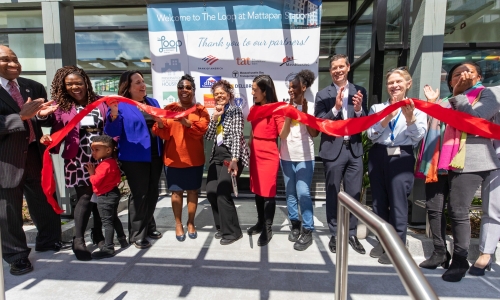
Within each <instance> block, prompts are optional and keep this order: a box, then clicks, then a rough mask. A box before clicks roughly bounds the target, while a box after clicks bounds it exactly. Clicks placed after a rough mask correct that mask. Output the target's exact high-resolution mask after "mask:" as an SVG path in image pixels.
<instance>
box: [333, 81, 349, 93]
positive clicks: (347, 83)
mask: <svg viewBox="0 0 500 300" xmlns="http://www.w3.org/2000/svg"><path fill="white" fill-rule="evenodd" d="M333 85H334V86H335V88H336V89H337V91H338V90H339V89H340V86H338V85H337V84H335V82H333ZM345 86H346V87H347V89H349V81H348V80H347V81H346V82H345Z"/></svg>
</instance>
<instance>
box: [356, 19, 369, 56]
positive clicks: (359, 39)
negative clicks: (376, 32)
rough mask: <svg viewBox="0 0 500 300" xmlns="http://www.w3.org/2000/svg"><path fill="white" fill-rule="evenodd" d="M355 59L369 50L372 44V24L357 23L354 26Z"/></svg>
mask: <svg viewBox="0 0 500 300" xmlns="http://www.w3.org/2000/svg"><path fill="white" fill-rule="evenodd" d="M354 31H355V33H356V38H355V39H354V60H356V59H357V58H358V57H360V56H361V55H362V54H363V53H365V52H366V51H368V50H369V49H370V48H371V45H372V24H363V25H356V26H355V27H354Z"/></svg>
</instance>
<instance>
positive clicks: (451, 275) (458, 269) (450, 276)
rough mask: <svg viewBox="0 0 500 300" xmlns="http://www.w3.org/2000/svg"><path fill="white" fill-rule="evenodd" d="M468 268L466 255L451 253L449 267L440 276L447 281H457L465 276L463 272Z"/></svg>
mask: <svg viewBox="0 0 500 300" xmlns="http://www.w3.org/2000/svg"><path fill="white" fill-rule="evenodd" d="M468 270H469V262H468V261H467V257H466V256H461V255H458V254H455V253H453V257H452V260H451V264H450V267H449V268H448V270H447V271H446V272H444V274H443V276H441V278H443V280H444V281H448V282H459V281H460V280H462V278H463V277H465V273H467V271H468Z"/></svg>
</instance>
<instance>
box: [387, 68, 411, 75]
mask: <svg viewBox="0 0 500 300" xmlns="http://www.w3.org/2000/svg"><path fill="white" fill-rule="evenodd" d="M396 70H400V71H406V72H408V67H407V66H402V67H397V68H394V69H390V70H389V71H387V73H391V72H394V71H396Z"/></svg>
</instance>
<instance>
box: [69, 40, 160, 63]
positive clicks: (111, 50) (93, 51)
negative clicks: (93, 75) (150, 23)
mask: <svg viewBox="0 0 500 300" xmlns="http://www.w3.org/2000/svg"><path fill="white" fill-rule="evenodd" d="M76 58H77V61H78V65H79V66H80V67H82V68H83V69H85V70H123V71H125V70H137V69H138V70H150V64H149V63H150V52H149V36H148V33H147V32H146V31H123V32H119V31H116V32H77V33H76Z"/></svg>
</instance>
